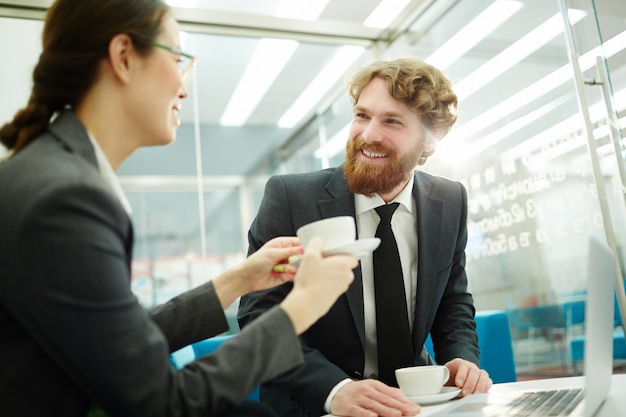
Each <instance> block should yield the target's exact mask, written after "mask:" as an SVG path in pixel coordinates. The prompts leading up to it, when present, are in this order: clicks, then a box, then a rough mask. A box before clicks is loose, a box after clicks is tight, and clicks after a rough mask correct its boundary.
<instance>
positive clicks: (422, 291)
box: [413, 172, 443, 354]
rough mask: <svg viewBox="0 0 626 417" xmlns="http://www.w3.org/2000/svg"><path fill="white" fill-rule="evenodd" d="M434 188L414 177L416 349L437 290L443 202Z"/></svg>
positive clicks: (414, 329)
mask: <svg viewBox="0 0 626 417" xmlns="http://www.w3.org/2000/svg"><path fill="white" fill-rule="evenodd" d="M432 186H433V184H432V182H430V181H428V180H427V178H426V177H425V176H423V175H421V174H420V173H419V172H416V173H415V183H414V185H413V197H414V198H415V203H416V207H417V241H418V249H417V262H418V266H417V295H416V299H415V311H414V314H415V315H414V317H415V322H414V323H413V339H414V343H415V344H416V346H420V345H421V343H423V341H424V340H425V339H426V334H427V332H428V329H426V323H427V318H428V317H429V315H430V314H432V310H431V308H432V306H431V304H432V300H431V295H432V294H433V291H434V288H435V277H436V276H437V268H438V265H439V259H438V258H439V248H440V243H441V233H442V227H443V201H441V200H438V199H434V198H431V197H430V194H431V188H432ZM416 353H418V354H419V352H416Z"/></svg>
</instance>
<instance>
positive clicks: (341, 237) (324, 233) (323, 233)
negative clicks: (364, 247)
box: [296, 216, 356, 250]
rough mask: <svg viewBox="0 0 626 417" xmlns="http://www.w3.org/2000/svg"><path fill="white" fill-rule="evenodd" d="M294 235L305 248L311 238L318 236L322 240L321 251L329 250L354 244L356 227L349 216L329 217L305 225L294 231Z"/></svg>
mask: <svg viewBox="0 0 626 417" xmlns="http://www.w3.org/2000/svg"><path fill="white" fill-rule="evenodd" d="M296 235H297V236H298V237H299V238H300V243H302V246H304V247H305V248H306V247H307V246H308V245H309V241H310V240H311V238H312V237H313V236H318V237H320V238H321V239H322V242H323V250H331V249H336V248H340V247H342V246H345V245H349V244H350V243H352V242H354V240H355V238H356V226H355V224H354V218H353V217H351V216H339V217H329V218H327V219H322V220H318V221H315V222H312V223H309V224H305V225H304V226H302V227H300V228H299V229H298V230H297V231H296Z"/></svg>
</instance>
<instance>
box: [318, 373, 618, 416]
mask: <svg viewBox="0 0 626 417" xmlns="http://www.w3.org/2000/svg"><path fill="white" fill-rule="evenodd" d="M583 383H584V378H583V377H580V376H578V377H567V378H551V379H537V380H532V381H522V382H509V383H506V384H495V385H494V386H493V387H491V390H490V391H489V392H490V393H500V392H502V393H506V392H509V391H514V390H515V391H516V390H519V389H524V390H535V389H550V388H575V387H581V386H582V385H583ZM624 397H626V374H616V375H613V378H612V381H611V391H610V393H609V396H608V398H607V399H606V401H605V402H604V404H603V405H602V407H601V408H600V411H599V412H598V414H596V416H595V417H626V406H625V405H624ZM453 401H454V400H453ZM448 406H450V402H449V401H448V402H445V403H442V404H435V405H427V406H422V411H421V412H420V413H419V414H418V415H417V416H416V417H427V416H430V415H432V414H434V413H436V412H437V411H441V410H443V409H444V408H446V407H448ZM323 417H334V416H332V415H331V414H327V415H326V416H323Z"/></svg>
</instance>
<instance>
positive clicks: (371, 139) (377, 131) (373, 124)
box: [361, 120, 383, 143]
mask: <svg viewBox="0 0 626 417" xmlns="http://www.w3.org/2000/svg"><path fill="white" fill-rule="evenodd" d="M361 137H362V138H363V140H364V141H365V142H367V143H375V142H381V141H382V140H383V131H382V126H381V125H380V123H379V122H377V121H375V120H370V121H369V123H368V124H367V126H365V128H364V129H363V133H361Z"/></svg>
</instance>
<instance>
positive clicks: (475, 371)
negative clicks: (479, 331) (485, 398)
mask: <svg viewBox="0 0 626 417" xmlns="http://www.w3.org/2000/svg"><path fill="white" fill-rule="evenodd" d="M445 366H446V367H447V368H448V369H449V370H450V379H449V380H448V382H447V383H446V385H447V386H457V387H459V388H461V395H462V396H466V395H469V394H478V393H482V392H487V391H489V389H490V388H491V385H493V382H492V381H491V378H489V374H487V371H485V370H483V369H479V368H478V366H476V364H474V363H472V362H469V361H466V360H463V359H460V358H456V359H452V360H451V361H450V362H448V363H446V364H445Z"/></svg>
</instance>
